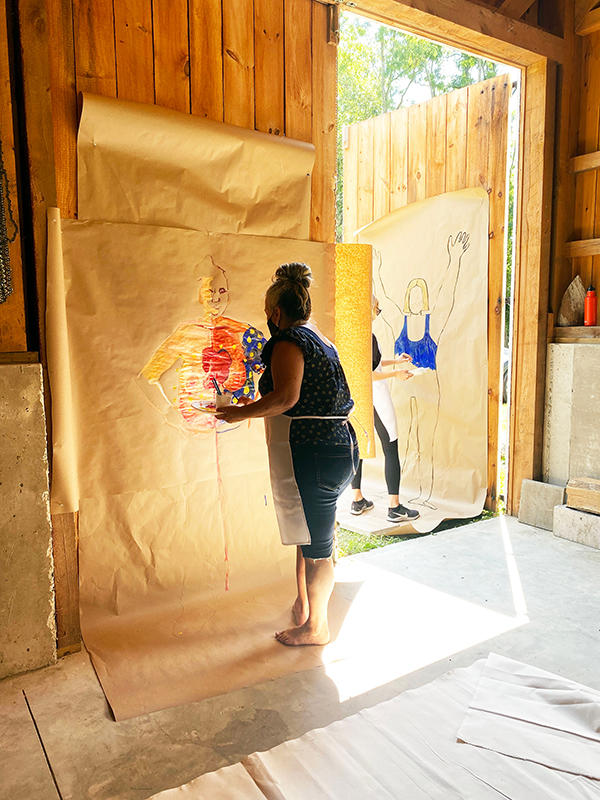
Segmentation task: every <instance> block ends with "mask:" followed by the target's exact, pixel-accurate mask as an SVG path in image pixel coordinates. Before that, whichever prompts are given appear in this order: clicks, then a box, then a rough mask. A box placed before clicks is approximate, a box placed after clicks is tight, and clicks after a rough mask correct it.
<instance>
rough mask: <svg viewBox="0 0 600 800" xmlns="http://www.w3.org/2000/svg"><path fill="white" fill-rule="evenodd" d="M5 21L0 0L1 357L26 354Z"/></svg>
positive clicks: (17, 200)
mask: <svg viewBox="0 0 600 800" xmlns="http://www.w3.org/2000/svg"><path fill="white" fill-rule="evenodd" d="M6 19H7V18H6V4H5V2H4V0H0V76H1V77H0V140H1V141H2V158H3V161H4V170H5V172H6V185H5V186H3V187H2V188H3V192H2V194H3V195H4V193H5V192H6V195H5V196H4V209H3V210H4V215H5V218H6V232H7V234H8V236H9V243H8V255H9V259H10V270H11V274H12V280H11V286H12V294H10V295H9V296H8V299H7V300H5V301H4V302H3V303H0V353H10V352H24V351H26V350H27V333H26V328H25V298H24V294H23V262H22V259H21V225H20V219H19V198H18V194H17V170H16V163H15V139H14V121H13V106H12V98H11V78H10V68H9V56H8V51H9V50H8V30H7V25H6ZM2 177H3V176H2Z"/></svg>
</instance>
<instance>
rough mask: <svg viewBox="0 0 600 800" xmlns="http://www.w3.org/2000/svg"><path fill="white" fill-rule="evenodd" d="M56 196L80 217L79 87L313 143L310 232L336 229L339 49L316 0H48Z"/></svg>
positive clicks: (320, 234) (316, 235) (328, 233)
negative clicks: (329, 37)
mask: <svg viewBox="0 0 600 800" xmlns="http://www.w3.org/2000/svg"><path fill="white" fill-rule="evenodd" d="M46 5H47V20H48V34H49V39H50V41H51V42H52V43H53V46H52V47H51V49H50V79H51V95H52V110H53V134H54V158H55V166H56V181H57V183H56V190H57V200H58V205H59V207H60V209H61V211H62V213H63V215H65V216H68V217H73V216H75V213H76V208H77V190H76V129H77V95H78V93H79V92H82V91H83V92H93V93H96V94H101V95H105V96H107V97H118V98H122V99H125V100H135V101H138V102H143V103H156V104H157V105H159V106H164V107H166V108H172V109H175V110H177V111H182V112H184V113H188V114H195V115H198V116H201V117H207V118H209V119H213V120H217V121H223V122H227V123H230V124H232V125H239V126H241V127H244V128H254V129H256V130H259V131H264V132H267V133H272V134H275V135H281V136H284V135H285V136H289V137H292V138H295V139H301V140H303V141H308V142H313V143H314V144H315V147H316V149H317V160H316V164H315V170H314V173H313V185H314V191H313V208H312V226H311V238H313V239H316V240H319V241H328V240H331V239H332V238H333V236H334V214H333V210H332V209H333V205H334V202H333V191H334V189H333V187H334V184H333V178H330V177H329V176H332V175H333V172H334V165H335V131H334V123H335V63H336V62H335V48H334V47H332V46H331V45H328V44H327V9H326V7H325V6H323V5H322V4H321V3H317V2H311V0H285V2H284V0H119V2H118V3H113V2H112V0H46Z"/></svg>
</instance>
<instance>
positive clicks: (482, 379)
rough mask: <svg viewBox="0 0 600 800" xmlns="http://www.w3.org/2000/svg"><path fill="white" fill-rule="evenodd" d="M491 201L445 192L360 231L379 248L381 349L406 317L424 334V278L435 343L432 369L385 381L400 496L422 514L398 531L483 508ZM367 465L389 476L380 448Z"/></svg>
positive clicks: (377, 329)
mask: <svg viewBox="0 0 600 800" xmlns="http://www.w3.org/2000/svg"><path fill="white" fill-rule="evenodd" d="M488 208H489V201H488V196H487V193H486V192H485V191H484V190H483V189H466V190H462V191H459V192H448V193H446V194H442V195H438V196H436V197H433V198H430V199H428V200H424V201H422V202H419V203H413V204H411V205H409V206H407V207H405V208H402V209H399V210H397V211H395V212H393V213H391V214H388V215H386V216H385V217H382V218H381V219H379V220H376V221H375V222H373V223H371V224H370V225H368V226H366V227H364V228H362V229H361V230H360V231H359V232H358V235H357V241H359V242H363V243H368V244H371V245H372V246H373V248H374V264H373V287H374V292H375V295H376V296H377V298H378V300H379V304H380V308H381V314H380V315H379V316H378V317H377V318H376V320H375V321H374V323H373V332H374V333H375V335H376V336H377V339H378V341H379V346H380V349H381V353H382V357H383V359H391V358H393V357H394V343H395V341H396V339H397V338H398V337H399V335H400V333H401V331H402V328H403V325H404V321H405V319H406V320H407V332H408V337H409V339H410V340H411V341H413V342H414V341H418V340H420V339H421V337H422V336H424V333H425V322H426V312H425V310H424V309H423V308H421V307H420V306H421V304H422V298H423V290H422V286H423V285H425V287H426V288H427V291H428V295H429V304H430V309H429V311H430V329H431V336H432V338H433V340H434V341H435V342H436V343H437V345H438V347H437V368H436V370H431V369H424V370H423V369H422V370H421V371H419V372H415V374H414V376H413V377H412V378H410V379H409V380H408V381H401V380H399V379H397V378H392V379H390V380H389V381H388V385H389V388H390V391H391V395H392V401H393V405H394V409H395V413H396V421H397V426H398V450H399V456H400V461H401V466H402V476H401V484H400V501H401V503H404V504H405V505H408V506H409V507H411V508H415V509H417V510H418V511H419V512H420V515H421V516H420V518H419V519H418V520H416V521H415V522H414V523H412V524H410V523H407V524H405V525H404V526H403V528H402V529H401V530H400V532H401V533H409V532H412V531H416V532H426V531H431V530H433V529H434V528H435V527H436V526H437V525H438V524H439V523H440V522H441V521H442V520H444V519H457V518H469V517H474V516H477V515H478V514H480V513H481V511H482V509H483V504H484V502H485V496H486V486H487V274H488V213H489V212H488ZM465 233H466V234H467V235H468V240H466V243H465V240H464V234H465ZM461 234H463V235H461ZM411 281H415V282H416V281H419V282H420V283H419V284H418V285H416V286H415V287H414V288H413V289H411V290H410V295H411V306H410V308H409V309H408V313H406V310H407V309H406V302H407V289H408V288H409V286H410V285H411ZM377 446H378V448H379V441H378V440H377ZM365 475H366V476H367V477H370V478H372V479H374V480H378V481H380V482H381V483H383V460H382V458H381V456H380V457H379V458H377V459H375V460H373V461H370V462H367V463H366V464H365Z"/></svg>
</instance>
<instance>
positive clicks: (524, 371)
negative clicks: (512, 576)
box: [507, 60, 556, 514]
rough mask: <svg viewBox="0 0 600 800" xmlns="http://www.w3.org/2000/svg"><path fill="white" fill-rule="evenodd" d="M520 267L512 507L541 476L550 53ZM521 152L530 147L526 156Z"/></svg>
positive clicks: (538, 92) (533, 136)
mask: <svg viewBox="0 0 600 800" xmlns="http://www.w3.org/2000/svg"><path fill="white" fill-rule="evenodd" d="M523 83H524V86H523V89H524V91H523V106H522V139H521V141H522V148H521V164H520V176H519V183H520V185H521V191H520V194H519V201H518V210H517V248H516V249H517V259H516V263H515V266H514V268H513V269H514V276H515V277H514V298H515V300H514V313H513V319H514V325H513V360H512V376H513V380H512V403H511V420H510V422H511V424H510V432H511V436H510V456H509V462H508V463H509V467H508V469H509V476H508V498H507V510H508V513H509V514H514V513H516V512H517V510H518V508H519V501H520V496H521V485H522V483H523V479H524V478H530V479H531V478H533V479H540V478H541V475H542V435H543V419H544V390H545V378H546V347H547V337H548V334H547V321H548V293H549V273H550V269H549V267H550V245H551V219H552V183H553V168H554V130H555V101H556V68H555V65H554V64H551V63H548V62H547V61H546V60H542V61H540V62H539V63H538V64H534V65H533V66H532V67H529V68H528V69H527V70H526V73H525V80H524V82H523ZM523 154H527V157H526V158H524V157H523Z"/></svg>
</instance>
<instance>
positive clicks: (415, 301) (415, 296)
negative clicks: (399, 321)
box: [408, 286, 424, 314]
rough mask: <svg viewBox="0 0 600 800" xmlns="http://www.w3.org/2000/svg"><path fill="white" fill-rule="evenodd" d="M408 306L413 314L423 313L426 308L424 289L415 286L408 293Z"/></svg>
mask: <svg viewBox="0 0 600 800" xmlns="http://www.w3.org/2000/svg"><path fill="white" fill-rule="evenodd" d="M408 308H409V310H410V313H411V314H421V313H422V311H423V308H424V302H423V290H422V289H421V287H420V286H413V288H412V289H411V290H410V294H409V295H408Z"/></svg>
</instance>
